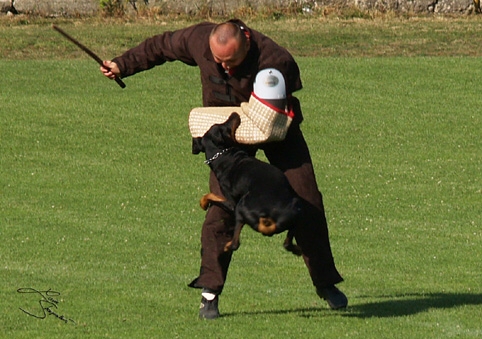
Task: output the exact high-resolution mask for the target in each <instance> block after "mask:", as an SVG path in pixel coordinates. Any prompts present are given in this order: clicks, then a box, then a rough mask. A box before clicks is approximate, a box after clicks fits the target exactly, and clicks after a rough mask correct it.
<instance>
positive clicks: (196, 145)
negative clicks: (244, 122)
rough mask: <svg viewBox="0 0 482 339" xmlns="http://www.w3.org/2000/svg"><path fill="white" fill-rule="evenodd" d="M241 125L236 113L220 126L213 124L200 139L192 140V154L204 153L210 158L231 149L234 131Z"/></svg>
mask: <svg viewBox="0 0 482 339" xmlns="http://www.w3.org/2000/svg"><path fill="white" fill-rule="evenodd" d="M240 124H241V117H240V116H239V114H238V113H235V112H233V113H231V115H230V116H229V118H228V120H226V121H225V122H224V123H222V124H215V125H213V126H211V128H210V129H209V130H208V131H207V132H206V134H204V136H203V137H202V138H193V139H192V154H199V153H200V152H204V153H206V157H210V156H212V155H213V154H215V153H216V152H219V151H220V150H223V149H226V148H229V147H233V146H235V145H236V144H237V143H236V137H235V134H236V130H237V129H238V127H239V125H240Z"/></svg>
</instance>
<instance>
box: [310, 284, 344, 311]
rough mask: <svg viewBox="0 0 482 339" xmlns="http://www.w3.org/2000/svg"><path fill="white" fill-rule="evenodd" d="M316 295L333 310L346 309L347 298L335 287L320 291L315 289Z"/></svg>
mask: <svg viewBox="0 0 482 339" xmlns="http://www.w3.org/2000/svg"><path fill="white" fill-rule="evenodd" d="M316 294H318V296H319V297H320V298H322V299H325V300H326V302H327V303H328V305H329V306H330V307H331V309H333V310H338V309H340V308H346V306H347V305H348V298H347V297H346V295H345V294H343V292H342V291H340V290H339V289H338V288H336V287H335V286H328V287H324V288H320V289H318V288H317V289H316Z"/></svg>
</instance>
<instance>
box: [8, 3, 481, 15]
mask: <svg viewBox="0 0 482 339" xmlns="http://www.w3.org/2000/svg"><path fill="white" fill-rule="evenodd" d="M126 1H127V0H126ZM10 2H11V0H0V8H6V6H7V5H10ZM137 3H138V4H141V3H142V4H143V3H144V0H137ZM148 3H149V6H150V7H158V8H162V9H163V10H164V11H168V12H177V13H187V14H189V13H197V12H200V11H203V12H206V10H210V11H212V12H213V13H220V14H223V13H224V14H226V13H227V14H229V13H230V12H232V11H233V10H234V9H236V8H239V7H242V6H248V4H249V6H251V7H254V8H259V7H263V6H270V7H283V6H288V5H290V4H293V3H295V5H296V6H300V7H305V8H306V12H309V11H310V10H311V9H314V8H316V7H318V8H320V7H325V6H331V5H340V4H341V5H344V6H356V7H358V8H360V9H363V10H372V9H375V10H396V11H400V12H415V13H424V12H434V13H465V12H467V11H470V10H472V9H473V0H321V1H314V0H249V1H248V0H246V1H239V0H184V1H178V0H148ZM99 4H100V0H14V6H15V8H16V9H17V10H18V11H19V12H23V13H26V12H30V13H32V12H33V13H40V14H44V15H70V16H72V15H79V14H80V15H92V14H96V13H98V12H99V9H100V5H99ZM127 8H128V9H132V6H130V5H127Z"/></svg>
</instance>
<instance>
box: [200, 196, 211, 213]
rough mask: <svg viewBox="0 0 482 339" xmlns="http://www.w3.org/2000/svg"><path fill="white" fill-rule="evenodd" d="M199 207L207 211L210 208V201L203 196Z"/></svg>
mask: <svg viewBox="0 0 482 339" xmlns="http://www.w3.org/2000/svg"><path fill="white" fill-rule="evenodd" d="M199 206H201V208H202V209H203V210H204V211H207V209H208V207H209V200H208V199H206V196H203V197H202V198H201V200H199Z"/></svg>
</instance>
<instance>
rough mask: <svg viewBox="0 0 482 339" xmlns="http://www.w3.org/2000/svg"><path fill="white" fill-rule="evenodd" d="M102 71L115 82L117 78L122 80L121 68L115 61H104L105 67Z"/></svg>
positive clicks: (103, 66) (101, 67) (101, 68)
mask: <svg viewBox="0 0 482 339" xmlns="http://www.w3.org/2000/svg"><path fill="white" fill-rule="evenodd" d="M100 71H101V72H102V74H104V75H105V76H106V77H108V78H109V79H112V80H114V79H115V77H116V76H117V77H118V78H120V70H119V67H118V66H117V64H116V63H115V62H113V61H110V60H104V62H103V65H102V66H100Z"/></svg>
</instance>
